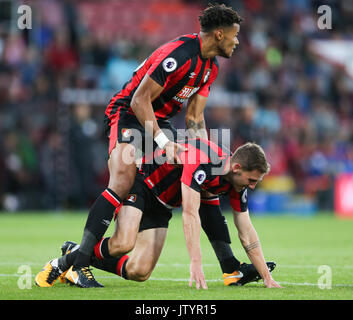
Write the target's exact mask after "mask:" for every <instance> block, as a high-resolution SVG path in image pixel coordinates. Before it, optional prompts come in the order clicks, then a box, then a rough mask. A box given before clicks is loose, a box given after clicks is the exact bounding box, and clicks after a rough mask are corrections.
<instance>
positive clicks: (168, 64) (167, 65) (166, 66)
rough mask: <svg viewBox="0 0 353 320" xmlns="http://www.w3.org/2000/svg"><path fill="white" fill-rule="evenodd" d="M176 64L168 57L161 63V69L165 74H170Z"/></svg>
mask: <svg viewBox="0 0 353 320" xmlns="http://www.w3.org/2000/svg"><path fill="white" fill-rule="evenodd" d="M177 65H178V63H177V62H176V60H175V59H174V58H172V57H169V58H167V59H165V60H164V61H163V69H164V70H165V71H167V72H172V71H174V70H175V69H176V67H177Z"/></svg>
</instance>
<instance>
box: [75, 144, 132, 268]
mask: <svg viewBox="0 0 353 320" xmlns="http://www.w3.org/2000/svg"><path fill="white" fill-rule="evenodd" d="M132 149H133V146H132V145H129V144H126V143H122V144H117V146H116V148H114V149H113V150H112V152H111V154H110V159H109V174H110V179H109V185H108V188H107V189H106V190H105V191H104V192H103V193H102V194H101V195H100V196H99V197H98V198H97V200H96V201H95V203H94V204H93V206H92V207H91V210H90V212H89V214H88V218H87V221H86V225H85V228H84V232H83V236H82V241H81V245H80V248H79V251H78V254H77V257H76V259H75V261H74V263H73V266H74V269H75V270H78V269H80V268H82V267H85V266H88V265H89V263H90V256H91V254H92V251H93V247H94V245H95V244H96V243H97V242H98V241H99V240H100V239H101V238H102V236H103V235H104V233H105V232H106V230H107V229H108V227H109V225H110V222H111V220H112V218H113V215H114V212H115V211H116V210H117V209H118V208H119V207H120V206H121V204H122V199H124V198H125V197H126V196H127V195H128V193H129V191H130V188H131V187H132V185H133V182H134V180H135V173H136V165H135V163H134V162H132V163H126V161H124V157H125V155H126V154H127V153H131V152H133V151H132Z"/></svg>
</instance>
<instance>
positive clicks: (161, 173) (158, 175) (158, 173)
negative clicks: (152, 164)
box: [145, 162, 175, 189]
mask: <svg viewBox="0 0 353 320" xmlns="http://www.w3.org/2000/svg"><path fill="white" fill-rule="evenodd" d="M173 170H175V166H174V165H172V164H169V163H167V162H165V163H164V164H162V165H161V166H160V167H158V169H156V170H155V171H154V172H153V173H152V174H151V175H149V176H148V177H147V178H146V179H145V183H146V184H147V186H148V187H149V188H150V189H151V188H153V187H154V185H156V184H158V182H159V181H160V180H161V179H162V178H163V177H165V176H166V175H167V174H168V173H169V172H171V171H173ZM148 180H149V181H151V182H152V183H153V186H152V185H151V183H149V182H148Z"/></svg>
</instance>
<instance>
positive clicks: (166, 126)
mask: <svg viewBox="0 0 353 320" xmlns="http://www.w3.org/2000/svg"><path fill="white" fill-rule="evenodd" d="M118 110H119V111H118V113H117V114H116V115H115V117H114V118H112V119H110V120H108V118H106V119H105V121H104V132H105V135H106V136H107V138H108V139H109V155H110V153H111V152H112V150H113V149H114V148H115V146H116V143H117V142H119V143H128V144H132V145H133V146H134V147H135V148H136V149H137V150H139V151H140V152H141V153H142V155H143V154H145V153H151V152H153V151H154V150H155V148H156V147H157V144H156V143H155V142H154V140H153V138H152V137H151V136H150V135H149V134H148V133H147V132H145V128H144V127H143V126H142V125H141V123H140V122H139V120H138V119H137V118H136V116H135V115H134V114H130V113H129V112H128V111H126V109H125V108H121V109H118ZM157 123H158V125H159V127H160V128H161V129H162V130H163V131H164V132H165V134H166V135H167V137H168V138H169V139H170V140H176V137H177V131H176V129H175V128H174V127H173V126H172V124H171V123H170V122H169V120H158V121H157ZM148 143H149V145H148V146H147V144H148Z"/></svg>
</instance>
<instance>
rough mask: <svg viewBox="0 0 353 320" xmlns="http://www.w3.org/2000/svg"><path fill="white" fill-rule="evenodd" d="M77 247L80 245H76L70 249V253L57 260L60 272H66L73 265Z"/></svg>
mask: <svg viewBox="0 0 353 320" xmlns="http://www.w3.org/2000/svg"><path fill="white" fill-rule="evenodd" d="M79 247H80V245H76V246H75V247H73V248H72V249H71V251H70V253H68V254H64V255H63V256H61V257H60V258H59V259H58V266H59V268H60V270H62V271H66V270H67V269H69V268H70V267H71V266H72V265H73V263H74V261H75V259H76V257H77V254H78V249H79Z"/></svg>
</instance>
